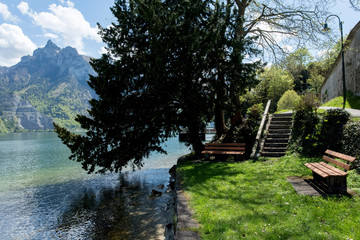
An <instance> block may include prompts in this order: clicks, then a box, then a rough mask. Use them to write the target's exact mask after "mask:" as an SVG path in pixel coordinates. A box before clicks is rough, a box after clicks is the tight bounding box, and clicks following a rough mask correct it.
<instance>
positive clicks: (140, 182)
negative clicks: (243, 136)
mask: <svg viewBox="0 0 360 240" xmlns="http://www.w3.org/2000/svg"><path fill="white" fill-rule="evenodd" d="M167 144H168V147H167V150H168V152H169V155H167V156H166V155H158V154H153V155H152V156H151V157H150V158H149V159H147V160H146V164H145V168H144V170H141V171H136V172H126V173H124V174H106V175H87V174H86V173H85V172H84V171H83V170H82V169H81V167H80V164H79V163H77V162H73V161H69V160H68V159H67V157H68V156H69V151H68V149H67V148H66V147H65V146H63V145H61V142H60V140H59V139H58V138H57V137H56V135H54V134H53V133H26V134H19V135H17V134H13V135H2V136H0V233H1V234H0V240H12V239H21V240H22V239H29V240H30V239H31V240H33V239H156V236H162V235H163V234H164V229H165V226H166V224H167V223H168V219H167V218H169V217H170V218H171V217H172V215H171V214H169V211H168V208H169V201H171V199H172V195H171V194H172V193H170V192H167V191H166V188H167V185H168V179H169V174H168V168H169V167H171V166H172V165H173V164H174V163H176V159H177V158H178V157H179V156H180V155H183V154H185V153H186V152H187V151H188V150H187V148H186V147H185V146H184V145H183V144H180V143H179V142H178V141H177V139H176V138H174V139H170V141H169V142H168V143H167ZM162 184H163V185H164V188H161V187H160V186H161V185H162ZM153 189H157V190H158V191H160V192H162V195H161V196H160V197H157V198H154V199H150V198H148V196H149V195H150V193H151V191H152V190H153Z"/></svg>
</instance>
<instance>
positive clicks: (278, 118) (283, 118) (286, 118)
mask: <svg viewBox="0 0 360 240" xmlns="http://www.w3.org/2000/svg"><path fill="white" fill-rule="evenodd" d="M271 119H273V120H274V119H275V120H279V121H290V122H291V121H292V119H293V118H292V117H290V116H289V117H286V116H279V117H272V118H271Z"/></svg>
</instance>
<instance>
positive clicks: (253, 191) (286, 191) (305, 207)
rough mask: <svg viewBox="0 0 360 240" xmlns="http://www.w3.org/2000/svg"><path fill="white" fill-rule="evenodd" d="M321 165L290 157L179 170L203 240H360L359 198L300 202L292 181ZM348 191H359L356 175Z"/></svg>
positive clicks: (302, 199) (303, 199) (302, 198)
mask: <svg viewBox="0 0 360 240" xmlns="http://www.w3.org/2000/svg"><path fill="white" fill-rule="evenodd" d="M309 161H319V159H310V158H303V157H298V156H286V157H283V158H280V159H277V160H268V161H265V160H263V161H257V162H253V161H246V162H240V163H227V162H218V163H185V164H183V165H181V166H179V171H180V173H181V175H182V177H183V185H184V189H185V191H186V192H187V193H188V194H189V195H190V197H191V199H192V200H191V203H190V205H191V206H192V207H193V208H194V210H195V217H196V218H197V220H198V221H199V222H200V224H201V228H200V230H199V231H200V234H201V235H202V238H203V239H217V240H218V239H243V238H245V239H360V229H359V228H358V226H360V217H359V209H360V198H359V197H353V198H349V197H329V198H323V197H309V196H299V195H297V193H296V192H295V190H294V189H293V187H292V186H291V184H290V183H288V181H287V179H286V177H288V176H306V175H311V171H310V170H309V169H307V168H306V167H305V166H304V163H306V162H309ZM348 185H349V187H351V188H352V189H354V188H359V187H360V177H359V175H358V174H357V173H356V172H355V171H351V172H350V174H349V177H348Z"/></svg>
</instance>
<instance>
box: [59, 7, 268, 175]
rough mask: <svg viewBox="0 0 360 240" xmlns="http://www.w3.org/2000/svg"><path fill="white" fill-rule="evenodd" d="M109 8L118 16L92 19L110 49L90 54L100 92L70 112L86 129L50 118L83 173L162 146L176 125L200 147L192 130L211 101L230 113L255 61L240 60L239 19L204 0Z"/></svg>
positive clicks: (115, 166) (208, 115) (136, 162)
mask: <svg viewBox="0 0 360 240" xmlns="http://www.w3.org/2000/svg"><path fill="white" fill-rule="evenodd" d="M112 12H113V14H114V16H115V17H116V20H117V21H116V22H114V23H113V24H112V25H111V26H109V27H108V28H102V27H101V26H99V27H100V33H101V35H102V38H103V40H104V42H105V43H106V44H107V45H108V49H109V53H108V54H104V55H103V56H102V57H101V58H100V59H95V60H93V61H92V62H91V64H92V66H93V68H94V70H95V71H96V72H97V76H90V81H89V85H90V87H91V88H93V89H94V90H95V92H96V93H97V94H98V96H99V98H98V99H92V100H91V101H90V104H91V107H92V108H91V109H90V111H89V116H83V115H80V116H78V117H77V118H76V120H77V121H78V122H79V123H80V125H81V127H82V128H83V129H85V130H86V135H75V136H74V135H72V134H71V133H70V132H69V131H68V130H66V129H64V128H61V127H59V126H56V132H57V133H58V134H59V137H60V138H61V139H62V140H63V141H64V143H65V144H66V145H67V146H68V147H69V148H70V150H71V152H72V155H71V157H70V158H71V159H73V160H76V161H79V162H82V164H83V167H84V169H85V170H87V171H88V172H89V173H91V172H94V171H95V169H99V170H97V172H105V171H115V172H117V171H121V169H122V168H123V167H124V166H127V165H128V164H131V165H132V166H133V167H134V168H135V167H141V166H142V158H143V157H146V156H148V155H149V154H150V153H151V152H153V151H158V152H161V153H164V150H163V149H162V148H161V143H162V142H164V141H165V140H166V139H167V138H168V137H170V136H173V135H174V134H175V133H176V132H177V131H178V130H179V128H180V127H186V128H187V129H188V130H189V133H190V136H189V143H190V144H191V145H192V147H193V149H194V150H195V152H196V153H199V152H201V150H202V148H203V144H202V142H201V139H200V136H199V133H200V132H201V131H202V130H203V129H204V127H205V123H206V122H207V121H210V120H211V119H212V118H213V115H214V111H215V110H214V109H215V107H218V108H220V109H222V110H224V111H226V112H227V113H228V114H229V115H230V116H231V115H234V114H233V111H234V109H235V110H236V108H237V107H238V104H237V100H238V95H239V94H241V93H242V92H244V90H245V89H246V88H248V87H249V86H252V85H253V84H254V82H255V73H256V71H257V69H258V68H259V67H260V66H261V64H260V63H259V62H255V63H243V58H244V56H245V54H254V53H256V51H254V50H253V49H252V47H251V44H252V41H253V40H252V39H251V38H246V39H242V38H239V37H237V36H238V34H239V29H238V26H241V24H240V23H242V21H243V19H241V18H240V17H238V14H237V12H236V9H235V8H232V7H231V6H226V5H224V4H220V2H217V1H216V2H215V1H210V0H206V1H201V0H191V1H180V2H163V1H145V0H130V1H125V0H124V1H123V0H119V1H116V3H115V6H114V7H113V8H112ZM55 112H56V111H55Z"/></svg>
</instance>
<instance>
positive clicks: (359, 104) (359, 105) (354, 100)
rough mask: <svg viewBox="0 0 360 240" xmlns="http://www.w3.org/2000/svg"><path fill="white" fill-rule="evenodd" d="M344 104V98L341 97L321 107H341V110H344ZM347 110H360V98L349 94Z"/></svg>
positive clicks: (346, 104)
mask: <svg viewBox="0 0 360 240" xmlns="http://www.w3.org/2000/svg"><path fill="white" fill-rule="evenodd" d="M343 103H344V98H343V97H342V96H341V97H337V98H334V99H332V100H330V101H329V102H327V103H325V104H323V105H321V106H322V107H340V108H342V107H343ZM345 108H354V109H360V97H358V96H354V95H353V94H351V93H348V94H347V97H346V103H345Z"/></svg>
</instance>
